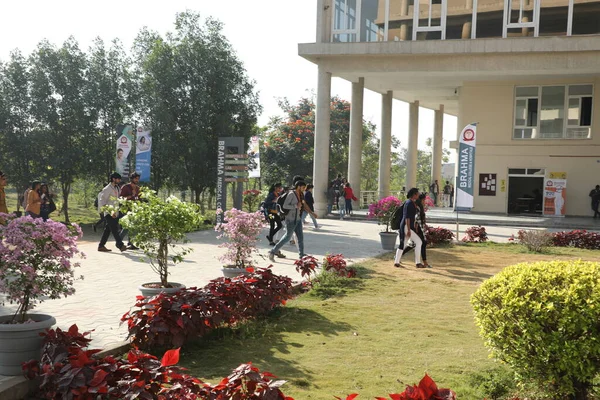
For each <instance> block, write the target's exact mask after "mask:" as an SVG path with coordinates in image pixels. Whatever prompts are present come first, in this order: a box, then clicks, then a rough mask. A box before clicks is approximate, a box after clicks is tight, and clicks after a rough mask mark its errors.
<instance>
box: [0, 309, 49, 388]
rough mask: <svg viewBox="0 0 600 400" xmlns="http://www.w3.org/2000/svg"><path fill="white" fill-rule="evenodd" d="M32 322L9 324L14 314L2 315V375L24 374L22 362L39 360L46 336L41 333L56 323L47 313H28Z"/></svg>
mask: <svg viewBox="0 0 600 400" xmlns="http://www.w3.org/2000/svg"><path fill="white" fill-rule="evenodd" d="M27 317H28V318H29V319H30V320H31V321H30V322H26V323H20V324H7V323H6V322H8V321H10V320H11V319H12V318H13V316H12V315H5V316H2V317H0V375H9V376H15V375H22V374H23V370H22V369H21V364H22V363H24V362H27V361H29V360H39V359H40V356H41V352H42V347H43V342H44V338H43V337H42V336H40V333H42V332H44V331H45V330H46V329H49V328H51V327H52V326H53V325H54V324H56V319H55V318H54V317H52V316H50V315H45V314H27Z"/></svg>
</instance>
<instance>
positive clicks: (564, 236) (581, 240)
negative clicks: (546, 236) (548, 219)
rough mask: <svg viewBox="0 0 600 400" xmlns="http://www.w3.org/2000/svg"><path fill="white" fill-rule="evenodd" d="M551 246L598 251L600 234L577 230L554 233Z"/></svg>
mask: <svg viewBox="0 0 600 400" xmlns="http://www.w3.org/2000/svg"><path fill="white" fill-rule="evenodd" d="M519 233H520V232H519ZM552 244H553V245H554V246H558V247H576V248H578V249H588V250H598V249H600V234H598V233H596V232H588V231H586V230H579V229H578V230H574V231H570V232H555V233H553V234H552Z"/></svg>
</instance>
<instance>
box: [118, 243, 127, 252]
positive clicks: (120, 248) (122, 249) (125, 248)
mask: <svg viewBox="0 0 600 400" xmlns="http://www.w3.org/2000/svg"><path fill="white" fill-rule="evenodd" d="M117 249H119V250H121V253H122V252H124V251H126V250H127V246H125V245H124V244H122V245H121V247H119V246H117Z"/></svg>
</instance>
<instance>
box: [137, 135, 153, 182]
mask: <svg viewBox="0 0 600 400" xmlns="http://www.w3.org/2000/svg"><path fill="white" fill-rule="evenodd" d="M151 159H152V136H151V135H150V131H148V130H143V129H142V128H138V132H137V138H136V145H135V171H136V172H137V173H139V174H140V182H150V162H151Z"/></svg>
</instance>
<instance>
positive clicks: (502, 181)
mask: <svg viewBox="0 0 600 400" xmlns="http://www.w3.org/2000/svg"><path fill="white" fill-rule="evenodd" d="M500 191H501V192H506V179H500Z"/></svg>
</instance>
